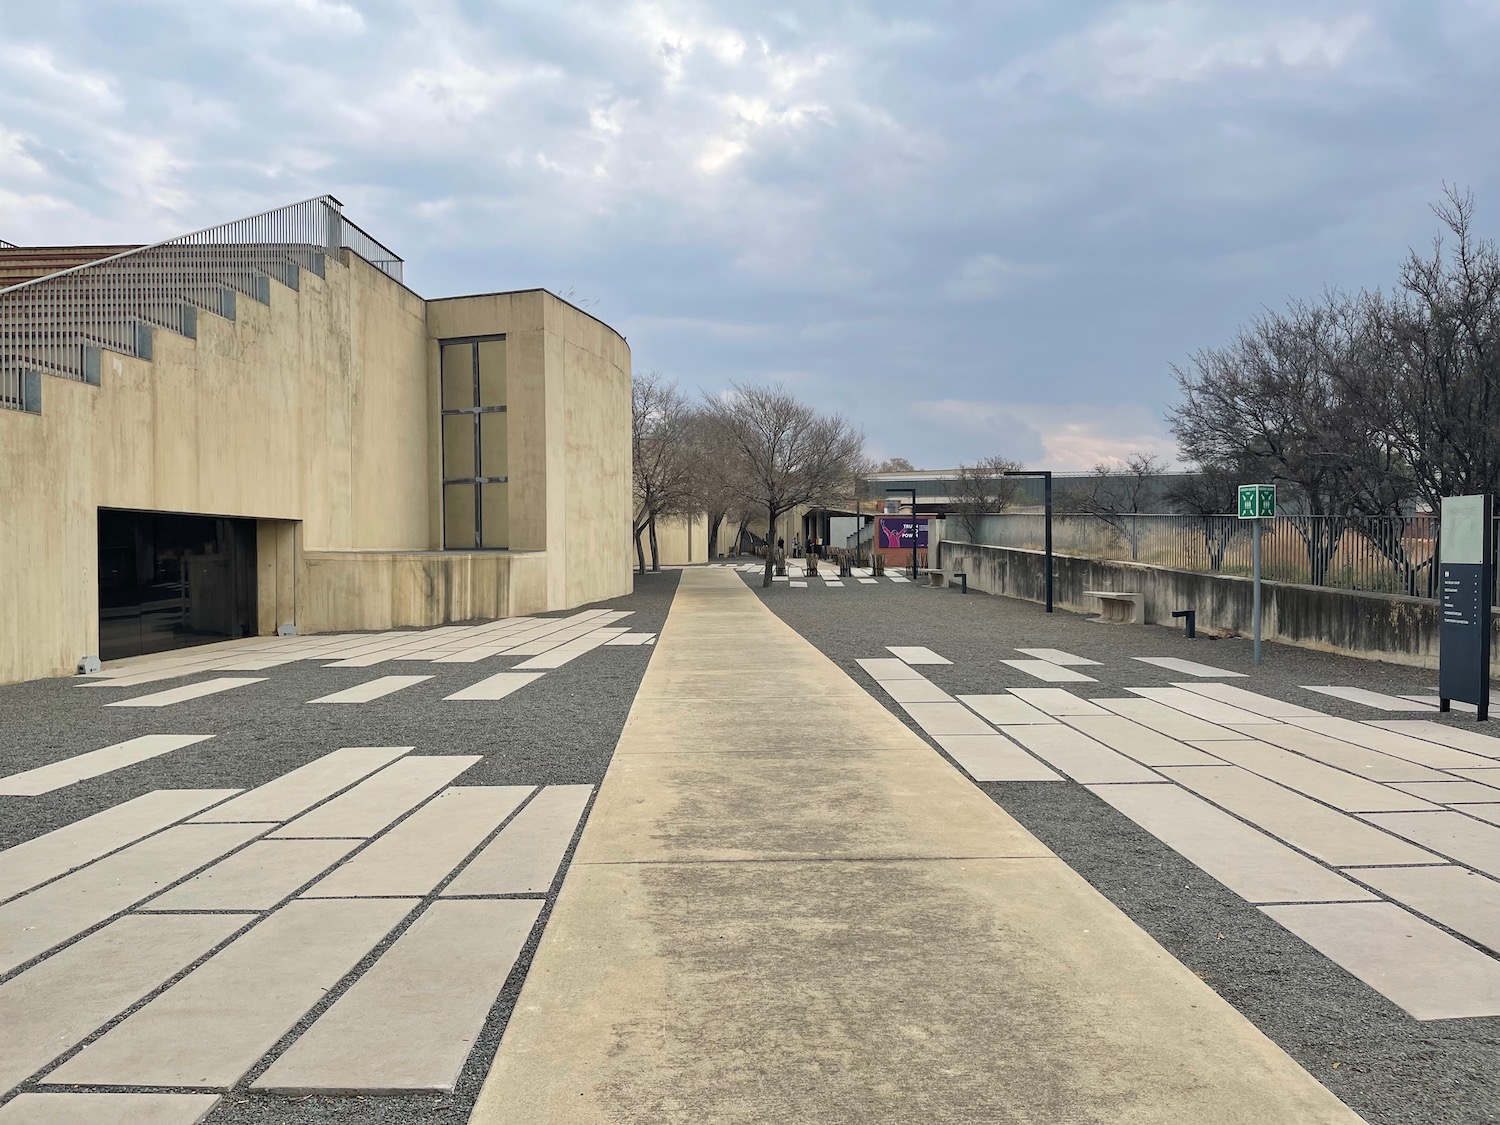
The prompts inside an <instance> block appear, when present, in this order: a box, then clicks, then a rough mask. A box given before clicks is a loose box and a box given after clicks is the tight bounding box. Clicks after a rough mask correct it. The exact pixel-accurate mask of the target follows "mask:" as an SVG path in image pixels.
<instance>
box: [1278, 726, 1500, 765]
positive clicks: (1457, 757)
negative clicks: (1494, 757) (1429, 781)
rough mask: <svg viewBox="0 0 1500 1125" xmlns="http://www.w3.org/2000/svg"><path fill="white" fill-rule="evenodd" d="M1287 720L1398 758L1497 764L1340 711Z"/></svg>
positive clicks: (1435, 762)
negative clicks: (1347, 716)
mask: <svg viewBox="0 0 1500 1125" xmlns="http://www.w3.org/2000/svg"><path fill="white" fill-rule="evenodd" d="M1284 721H1285V722H1288V723H1291V724H1293V725H1294V726H1299V727H1303V728H1305V729H1307V730H1315V731H1317V732H1318V733H1319V734H1326V735H1330V736H1331V737H1333V738H1338V739H1342V740H1343V741H1345V742H1352V743H1354V745H1356V746H1364V747H1367V748H1369V749H1371V750H1379V751H1381V752H1382V753H1385V754H1390V755H1393V756H1394V757H1397V758H1405V759H1406V760H1407V761H1408V762H1415V763H1417V764H1418V765H1422V766H1431V767H1432V768H1433V769H1437V770H1448V769H1461V768H1464V767H1483V766H1488V765H1492V764H1493V762H1492V761H1491V760H1490V759H1488V758H1485V757H1484V756H1482V755H1480V754H1471V753H1469V752H1468V751H1465V750H1454V749H1452V748H1451V747H1448V746H1441V745H1439V744H1438V743H1436V742H1428V741H1426V740H1425V739H1421V738H1412V737H1411V736H1410V735H1407V734H1400V733H1398V732H1396V731H1393V730H1387V729H1386V728H1385V727H1377V726H1372V725H1370V724H1369V723H1356V722H1355V721H1354V720H1353V719H1341V718H1339V717H1338V716H1336V715H1323V716H1320V717H1316V718H1304V717H1301V716H1296V717H1293V718H1290V719H1286V720H1284Z"/></svg>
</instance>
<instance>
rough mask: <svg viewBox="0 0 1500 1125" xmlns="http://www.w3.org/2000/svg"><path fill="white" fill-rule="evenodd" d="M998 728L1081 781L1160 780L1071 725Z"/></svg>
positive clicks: (1074, 778) (1085, 783) (1086, 783)
mask: <svg viewBox="0 0 1500 1125" xmlns="http://www.w3.org/2000/svg"><path fill="white" fill-rule="evenodd" d="M1000 729H1001V731H1002V732H1003V733H1005V734H1006V735H1008V736H1010V737H1011V738H1013V739H1015V740H1016V741H1017V742H1019V743H1020V744H1021V745H1022V746H1024V747H1026V749H1028V750H1030V751H1031V752H1032V753H1033V754H1035V755H1036V756H1037V757H1039V758H1041V759H1042V760H1043V761H1044V762H1046V763H1047V764H1048V765H1050V766H1053V767H1055V768H1056V769H1059V770H1061V771H1062V772H1063V773H1065V774H1067V775H1068V776H1069V777H1071V778H1072V779H1073V780H1074V781H1077V782H1080V783H1082V784H1084V785H1093V784H1100V783H1105V782H1114V781H1160V780H1161V778H1160V777H1159V776H1158V775H1156V774H1154V773H1152V772H1151V771H1150V770H1148V769H1146V768H1145V767H1144V766H1142V765H1140V764H1138V763H1136V762H1133V761H1131V760H1130V759H1129V758H1127V757H1125V755H1123V754H1121V753H1119V752H1117V751H1115V750H1111V749H1110V748H1109V747H1108V746H1105V745H1104V744H1103V743H1099V742H1095V741H1094V740H1093V739H1092V738H1090V737H1088V735H1086V734H1083V733H1082V732H1080V731H1076V730H1074V729H1073V728H1072V727H1066V726H1055V727H1049V726H1039V725H1032V726H1017V727H1001V728H1000Z"/></svg>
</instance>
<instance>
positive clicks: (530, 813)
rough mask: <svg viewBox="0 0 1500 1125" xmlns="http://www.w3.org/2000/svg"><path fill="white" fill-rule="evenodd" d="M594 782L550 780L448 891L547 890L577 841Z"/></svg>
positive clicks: (520, 892) (511, 892)
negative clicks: (557, 781)
mask: <svg viewBox="0 0 1500 1125" xmlns="http://www.w3.org/2000/svg"><path fill="white" fill-rule="evenodd" d="M593 791H594V787H593V786H592V785H549V786H547V787H546V788H545V789H543V790H542V791H541V792H540V793H538V794H537V795H536V796H535V797H533V798H532V799H531V800H530V801H529V802H527V805H526V807H525V808H524V809H522V810H521V811H520V812H519V813H517V814H516V815H515V817H514V818H513V819H512V820H511V822H510V823H509V824H507V825H506V826H505V828H504V830H502V831H501V833H500V835H498V836H496V837H495V838H494V839H493V840H492V841H490V843H488V844H486V845H485V848H484V850H483V851H482V852H480V853H479V854H478V855H477V856H475V857H474V858H473V860H471V861H470V862H469V864H468V865H467V866H465V867H464V869H463V870H462V871H461V872H459V874H458V876H457V878H455V879H454V880H453V882H451V883H449V884H448V886H447V887H446V888H445V889H444V891H443V893H444V894H446V895H524V894H545V893H546V892H547V891H549V890H551V889H552V883H553V881H554V880H555V879H556V878H557V869H558V867H560V866H561V865H562V859H563V853H564V852H566V851H567V850H568V845H569V844H571V843H572V842H573V834H574V833H575V832H576V831H577V830H578V821H579V818H580V817H582V816H583V810H584V809H585V808H586V807H587V806H588V802H589V797H590V796H591V795H592V793H593Z"/></svg>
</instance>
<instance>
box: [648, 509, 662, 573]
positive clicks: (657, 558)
mask: <svg viewBox="0 0 1500 1125" xmlns="http://www.w3.org/2000/svg"><path fill="white" fill-rule="evenodd" d="M646 527H647V529H648V530H649V531H650V533H651V569H652V570H655V571H659V570H661V552H660V551H658V550H657V548H656V517H655V516H652V517H651V520H650V522H649V523H647V524H646Z"/></svg>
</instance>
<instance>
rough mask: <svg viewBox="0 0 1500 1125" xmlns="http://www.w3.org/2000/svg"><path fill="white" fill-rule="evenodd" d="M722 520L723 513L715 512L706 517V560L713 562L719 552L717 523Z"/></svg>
mask: <svg viewBox="0 0 1500 1125" xmlns="http://www.w3.org/2000/svg"><path fill="white" fill-rule="evenodd" d="M723 522H724V513H723V512H716V513H714V514H713V515H711V516H709V517H708V561H709V562H713V561H714V559H715V558H716V557H717V556H718V553H719V525H720V524H721V523H723Z"/></svg>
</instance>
